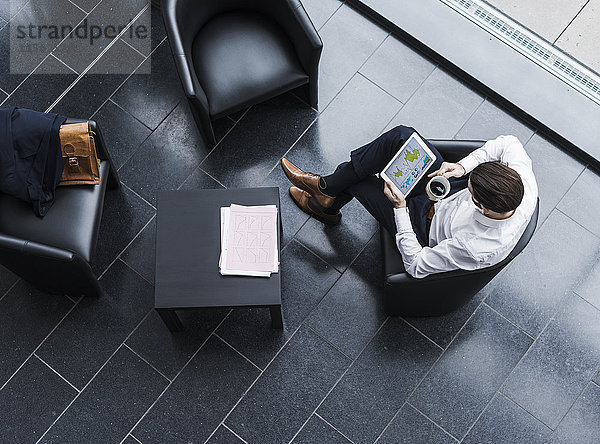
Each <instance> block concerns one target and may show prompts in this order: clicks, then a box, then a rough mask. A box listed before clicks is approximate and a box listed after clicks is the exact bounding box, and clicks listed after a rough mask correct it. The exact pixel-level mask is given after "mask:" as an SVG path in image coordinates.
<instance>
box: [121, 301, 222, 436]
mask: <svg viewBox="0 0 600 444" xmlns="http://www.w3.org/2000/svg"><path fill="white" fill-rule="evenodd" d="M152 311H154V309H151V310H150V311H149V312H148V314H147V315H146V316H145V317H144V319H142V321H141V322H140V323H139V324H138V326H137V327H136V328H134V329H133V331H132V332H131V333H130V334H129V336H128V337H127V338H126V339H125V341H123V343H125V342H126V341H127V339H129V337H130V336H131V335H132V334H133V333H134V332H135V331H136V330H137V329H138V328H139V326H140V325H141V324H142V323H143V322H144V321H145V320H146V318H147V317H148V316H150V314H151V313H152ZM232 311H233V310H229V312H228V313H227V314H226V315H225V316H223V319H221V322H219V324H218V325H217V326H216V327H215V328H214V329H213V330H212V331H211V332H210V334H209V335H208V336H207V337H206V339H205V340H204V341H202V344H200V346H199V347H198V349H197V350H196V351H195V352H194V353H192V355H191V356H190V358H189V359H188V360H187V361H186V363H185V364H184V365H183V366H182V367H181V369H179V371H178V372H177V373H176V374H175V376H174V377H173V379H172V380H171V382H169V383H168V384H167V386H166V387H165V388H164V390H163V391H162V392H161V393H160V394H159V395H158V396H157V398H156V399H155V400H154V402H153V403H152V404H150V406H149V407H148V408H147V409H146V411H145V412H144V413H143V414H142V415H141V416H140V418H139V419H138V420H137V421H136V423H135V424H134V425H133V426H132V427H131V429H130V430H129V432H128V433H127V434H128V435H132V436H134V435H133V431H134V430H135V428H136V427H137V426H138V425H139V424H140V423H141V422H142V421H143V420H144V418H145V417H146V415H147V414H148V413H149V412H150V411H151V410H152V409H153V408H154V406H155V405H156V404H157V403H158V402H159V401H160V400H161V398H162V397H163V395H164V394H165V393H166V392H167V390H169V388H170V387H171V386H172V385H173V383H174V382H175V381H176V380H177V378H178V376H179V375H180V374H181V373H182V372H183V371H184V370H185V368H186V367H187V366H188V365H189V363H190V362H192V360H193V359H194V358H195V357H196V355H197V354H198V353H199V352H200V350H202V348H203V347H204V345H205V344H206V343H207V342H208V340H209V339H210V337H211V336H212V334H213V333H214V332H216V331H217V329H218V328H219V327H220V326H221V325H222V324H223V322H225V319H227V317H228V316H229V315H230V314H231V312H232ZM213 433H214V432H213ZM136 439H137V438H136ZM138 441H141V440H138Z"/></svg>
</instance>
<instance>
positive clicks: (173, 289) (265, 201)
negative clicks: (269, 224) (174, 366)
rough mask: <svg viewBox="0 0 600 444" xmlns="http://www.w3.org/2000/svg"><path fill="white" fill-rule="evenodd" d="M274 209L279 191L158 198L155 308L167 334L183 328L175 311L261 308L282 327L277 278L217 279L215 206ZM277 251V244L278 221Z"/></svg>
mask: <svg viewBox="0 0 600 444" xmlns="http://www.w3.org/2000/svg"><path fill="white" fill-rule="evenodd" d="M232 203H235V204H240V205H276V206H277V208H280V206H279V189H278V188H276V187H269V188H244V189H227V190H223V189H218V190H190V191H163V192H160V193H159V194H158V210H157V223H156V279H155V294H154V298H155V299H154V301H155V302H154V307H155V309H156V311H157V312H158V314H159V315H160V317H161V318H162V319H163V321H164V322H165V324H167V327H169V329H170V330H171V331H179V330H181V329H182V328H183V326H182V324H181V321H180V320H179V318H178V316H177V313H176V312H175V310H179V309H184V308H209V307H210V308H215V307H227V308H233V307H266V308H269V309H270V310H271V321H272V324H273V327H274V328H280V329H281V328H283V319H282V315H281V274H280V273H273V274H271V277H270V278H262V277H249V276H222V275H221V274H220V273H219V268H218V264H219V255H220V253H221V235H220V233H221V231H220V223H221V222H220V219H221V216H220V208H221V207H227V206H229V205H230V204H232ZM277 224H278V230H277V231H278V236H277V249H278V251H279V252H281V250H280V242H281V235H280V231H281V217H279V218H278V221H277Z"/></svg>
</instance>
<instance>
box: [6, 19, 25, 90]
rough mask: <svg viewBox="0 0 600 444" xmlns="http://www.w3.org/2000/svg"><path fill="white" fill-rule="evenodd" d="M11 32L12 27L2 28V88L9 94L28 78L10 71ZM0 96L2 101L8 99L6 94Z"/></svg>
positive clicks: (23, 74)
mask: <svg viewBox="0 0 600 444" xmlns="http://www.w3.org/2000/svg"><path fill="white" fill-rule="evenodd" d="M10 30H11V28H10V26H4V27H3V28H0V88H2V89H3V90H4V91H5V92H6V93H9V94H10V93H11V92H12V91H13V90H14V89H15V88H16V87H17V85H18V84H19V83H21V82H22V81H23V80H25V77H27V75H26V74H25V73H19V74H16V73H13V72H11V70H10V54H11V47H10V43H11V35H10V34H11V32H10ZM0 96H1V98H2V100H4V99H5V97H6V96H5V95H4V93H2V94H0Z"/></svg>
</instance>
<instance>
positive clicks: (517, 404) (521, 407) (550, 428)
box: [496, 388, 554, 431]
mask: <svg viewBox="0 0 600 444" xmlns="http://www.w3.org/2000/svg"><path fill="white" fill-rule="evenodd" d="M496 393H497V394H501V395H502V396H504V397H505V398H506V399H509V400H510V401H511V402H513V403H515V405H516V406H517V407H518V408H520V409H521V410H523V411H524V412H526V413H527V414H528V415H530V416H531V417H532V418H533V419H535V420H536V421H538V422H539V423H540V424H542V425H543V426H544V427H547V428H548V429H549V430H551V431H554V429H553V428H552V427H550V426H549V425H548V424H546V423H545V422H544V421H542V420H541V419H540V418H538V417H537V416H535V415H534V414H533V413H531V412H530V411H529V410H527V409H526V408H525V407H523V406H522V405H521V404H520V403H519V402H517V401H515V400H514V399H513V398H512V397H511V396H510V395H508V394H506V393H504V392H503V391H502V388H500V389H499V390H498V391H497V392H496Z"/></svg>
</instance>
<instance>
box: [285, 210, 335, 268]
mask: <svg viewBox="0 0 600 444" xmlns="http://www.w3.org/2000/svg"><path fill="white" fill-rule="evenodd" d="M310 219H311V217H310V216H309V215H306V220H305V221H304V222H302V224H300V227H299V228H298V229H297V230H296V231H295V232H294V234H292V235H291V236H289V239H288V240H287V242H286V244H285V245H286V246H287V245H289V244H290V242H291V241H292V240H295V241H296V242H298V243H299V244H300V245H302V246H303V247H304V248H306V246H305V245H303V244H301V243H300V242H299V241H298V240H297V239H296V235H297V234H298V233H299V232H300V230H302V228H304V225H306V223H307V222H308V221H309V220H310ZM282 225H283V224H282ZM284 231H285V227H284ZM311 253H312V254H314V253H313V252H312V251H311ZM317 257H318V256H317ZM319 259H321V258H319ZM321 260H323V259H321ZM327 265H329V266H330V267H331V265H330V264H329V263H327ZM334 270H335V268H334ZM336 271H337V270H336Z"/></svg>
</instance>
